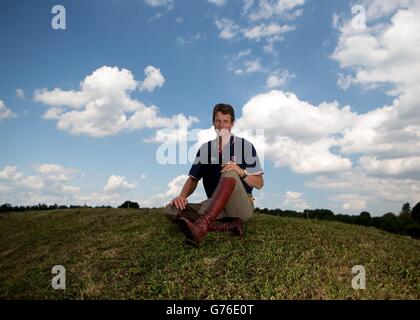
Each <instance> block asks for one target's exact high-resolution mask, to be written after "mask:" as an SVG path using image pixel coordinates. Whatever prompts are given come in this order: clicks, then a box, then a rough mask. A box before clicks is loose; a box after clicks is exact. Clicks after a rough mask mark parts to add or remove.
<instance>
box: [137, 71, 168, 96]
mask: <svg viewBox="0 0 420 320" xmlns="http://www.w3.org/2000/svg"><path fill="white" fill-rule="evenodd" d="M144 74H145V75H146V79H144V81H143V82H142V83H141V85H140V91H148V92H152V91H153V90H155V88H156V87H162V86H163V84H164V83H165V78H164V77H163V76H162V74H161V73H160V69H158V68H155V67H153V66H147V67H146V69H144Z"/></svg>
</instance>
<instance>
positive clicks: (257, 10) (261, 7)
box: [243, 0, 305, 21]
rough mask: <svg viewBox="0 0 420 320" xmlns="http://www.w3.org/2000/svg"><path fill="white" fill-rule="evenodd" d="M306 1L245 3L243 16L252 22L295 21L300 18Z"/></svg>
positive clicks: (268, 0)
mask: <svg viewBox="0 0 420 320" xmlns="http://www.w3.org/2000/svg"><path fill="white" fill-rule="evenodd" d="M304 3H305V0H257V1H245V5H244V9H243V14H244V15H245V16H246V17H247V18H248V19H250V20H252V21H257V20H267V19H272V18H283V19H293V18H296V17H298V16H300V15H301V14H302V12H303V10H302V9H301V8H300V7H301V6H302V5H304Z"/></svg>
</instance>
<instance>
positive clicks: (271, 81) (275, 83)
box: [267, 70, 296, 89]
mask: <svg viewBox="0 0 420 320" xmlns="http://www.w3.org/2000/svg"><path fill="white" fill-rule="evenodd" d="M295 77H296V75H294V74H290V73H289V71H287V70H280V71H278V72H275V73H273V74H271V75H270V76H269V77H268V78H267V87H268V88H270V89H272V88H280V87H283V86H284V85H286V84H287V83H288V82H289V81H290V80H291V79H293V78H295Z"/></svg>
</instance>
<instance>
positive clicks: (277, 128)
mask: <svg viewBox="0 0 420 320" xmlns="http://www.w3.org/2000/svg"><path fill="white" fill-rule="evenodd" d="M355 117H356V115H355V114H354V113H353V112H352V111H351V109H350V106H345V107H342V108H340V107H339V104H338V102H331V103H328V102H323V103H321V104H320V105H318V106H314V105H312V104H310V103H309V102H306V101H301V100H300V99H299V98H298V97H297V96H296V95H295V94H294V93H291V92H283V91H280V90H272V91H270V92H268V93H263V94H258V95H256V96H254V97H253V98H251V99H250V100H249V101H248V102H247V103H246V104H245V105H244V107H243V109H242V117H241V119H240V121H238V125H241V126H243V127H246V128H262V129H264V130H265V132H266V134H269V137H272V136H273V135H276V136H287V137H289V138H293V139H296V140H297V139H302V140H313V139H319V138H323V137H327V136H330V135H334V134H336V133H339V132H341V131H342V130H343V129H344V128H346V127H347V126H348V125H349V124H350V123H352V121H354V119H355Z"/></svg>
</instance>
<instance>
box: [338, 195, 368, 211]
mask: <svg viewBox="0 0 420 320" xmlns="http://www.w3.org/2000/svg"><path fill="white" fill-rule="evenodd" d="M367 199H369V197H366V196H361V195H359V194H357V193H343V194H337V195H335V196H333V197H331V200H333V201H336V202H339V203H341V208H342V209H344V210H346V211H351V212H353V213H357V211H360V210H363V209H365V208H366V200H367Z"/></svg>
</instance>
